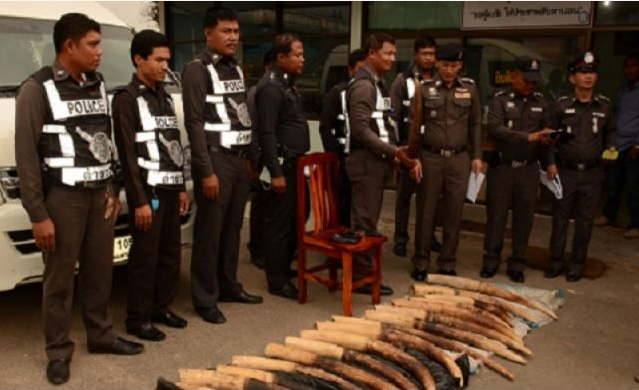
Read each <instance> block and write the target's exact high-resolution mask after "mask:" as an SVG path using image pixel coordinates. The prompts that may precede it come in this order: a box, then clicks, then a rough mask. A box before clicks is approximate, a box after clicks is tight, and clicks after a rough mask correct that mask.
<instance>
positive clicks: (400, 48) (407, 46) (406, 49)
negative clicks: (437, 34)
mask: <svg viewBox="0 0 639 390" xmlns="http://www.w3.org/2000/svg"><path fill="white" fill-rule="evenodd" d="M436 40H437V44H438V45H445V44H447V43H458V44H461V39H457V38H448V39H436ZM414 43H415V40H414V39H396V40H395V48H396V49H397V54H396V55H395V64H394V65H393V68H392V69H391V70H390V72H387V73H386V74H385V75H384V78H385V79H386V88H387V89H389V90H390V86H391V85H392V83H393V80H395V77H396V76H397V74H399V73H401V72H404V71H405V70H406V69H408V67H409V66H410V64H411V61H412V60H413V54H414V51H415V49H414V47H415V45H414Z"/></svg>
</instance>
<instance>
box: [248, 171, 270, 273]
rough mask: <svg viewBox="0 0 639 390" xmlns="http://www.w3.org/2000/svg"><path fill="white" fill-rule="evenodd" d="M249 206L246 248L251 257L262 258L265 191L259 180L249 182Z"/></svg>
mask: <svg viewBox="0 0 639 390" xmlns="http://www.w3.org/2000/svg"><path fill="white" fill-rule="evenodd" d="M250 189H251V190H250V195H249V196H250V198H251V208H250V216H249V218H250V219H249V235H250V237H249V242H248V244H247V247H248V250H249V252H250V253H251V258H252V259H254V260H256V259H263V258H264V228H265V225H264V207H265V204H266V191H265V190H264V188H263V187H262V183H261V182H260V181H259V180H253V181H252V182H251V184H250Z"/></svg>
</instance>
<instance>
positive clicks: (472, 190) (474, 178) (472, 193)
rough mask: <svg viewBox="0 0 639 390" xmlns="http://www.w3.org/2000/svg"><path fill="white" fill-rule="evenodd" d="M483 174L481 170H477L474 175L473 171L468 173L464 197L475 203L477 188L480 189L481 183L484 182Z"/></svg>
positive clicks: (484, 176)
mask: <svg viewBox="0 0 639 390" xmlns="http://www.w3.org/2000/svg"><path fill="white" fill-rule="evenodd" d="M484 178H486V175H484V174H483V173H482V172H479V173H478V174H477V175H475V174H474V173H473V172H471V173H470V177H469V178H468V190H467V191H466V199H468V200H470V201H471V202H473V203H475V201H476V200H477V194H479V190H480V189H481V185H482V184H483V183H484Z"/></svg>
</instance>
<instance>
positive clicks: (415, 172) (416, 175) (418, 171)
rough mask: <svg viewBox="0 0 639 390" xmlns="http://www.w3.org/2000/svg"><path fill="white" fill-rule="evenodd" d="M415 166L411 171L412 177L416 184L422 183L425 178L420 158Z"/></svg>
mask: <svg viewBox="0 0 639 390" xmlns="http://www.w3.org/2000/svg"><path fill="white" fill-rule="evenodd" d="M415 161H416V163H415V166H414V167H413V168H412V169H411V170H410V177H411V178H412V179H413V180H415V183H420V182H421V181H422V178H423V177H424V172H423V169H422V162H421V161H419V159H418V158H416V159H415Z"/></svg>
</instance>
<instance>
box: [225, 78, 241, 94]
mask: <svg viewBox="0 0 639 390" xmlns="http://www.w3.org/2000/svg"><path fill="white" fill-rule="evenodd" d="M222 85H223V86H224V92H226V93H234V92H244V81H242V80H224V81H222Z"/></svg>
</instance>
